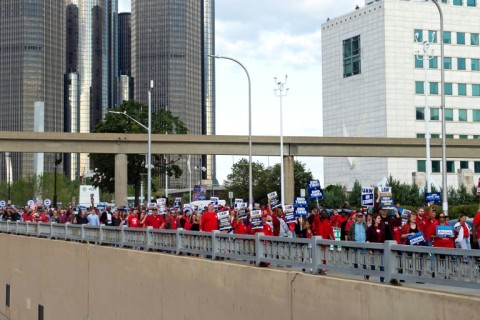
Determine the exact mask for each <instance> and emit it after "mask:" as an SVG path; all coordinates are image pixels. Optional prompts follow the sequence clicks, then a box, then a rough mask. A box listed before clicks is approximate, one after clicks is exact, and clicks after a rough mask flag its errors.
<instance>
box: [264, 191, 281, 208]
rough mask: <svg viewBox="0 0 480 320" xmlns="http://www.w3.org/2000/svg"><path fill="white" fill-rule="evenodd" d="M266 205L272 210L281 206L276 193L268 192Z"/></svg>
mask: <svg viewBox="0 0 480 320" xmlns="http://www.w3.org/2000/svg"><path fill="white" fill-rule="evenodd" d="M267 198H268V203H269V204H270V207H271V208H272V209H275V208H276V207H279V206H281V205H282V204H281V203H280V199H278V195H277V191H273V192H270V193H269V194H267Z"/></svg>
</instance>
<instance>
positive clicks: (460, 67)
mask: <svg viewBox="0 0 480 320" xmlns="http://www.w3.org/2000/svg"><path fill="white" fill-rule="evenodd" d="M466 66H467V64H466V63H465V58H457V69H458V70H466V69H467V68H466Z"/></svg>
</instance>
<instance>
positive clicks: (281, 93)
mask: <svg viewBox="0 0 480 320" xmlns="http://www.w3.org/2000/svg"><path fill="white" fill-rule="evenodd" d="M274 81H275V85H276V86H277V89H274V90H273V92H274V93H275V96H277V97H279V98H280V185H281V190H282V208H283V207H284V204H285V176H284V175H285V173H284V169H283V107H282V98H283V97H285V96H286V95H287V92H288V88H287V89H285V92H284V91H283V90H284V88H285V84H286V83H287V75H285V82H283V83H282V82H281V81H277V77H275V78H274Z"/></svg>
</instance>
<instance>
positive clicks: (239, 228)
mask: <svg viewBox="0 0 480 320" xmlns="http://www.w3.org/2000/svg"><path fill="white" fill-rule="evenodd" d="M235 233H236V234H247V227H246V226H245V223H237V225H236V226H235Z"/></svg>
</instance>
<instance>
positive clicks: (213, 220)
mask: <svg viewBox="0 0 480 320" xmlns="http://www.w3.org/2000/svg"><path fill="white" fill-rule="evenodd" d="M200 230H201V231H204V232H212V231H214V230H218V218H217V213H216V212H215V205H214V204H213V202H210V204H209V205H208V207H207V211H206V212H204V213H203V214H202V218H201V219H200Z"/></svg>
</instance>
